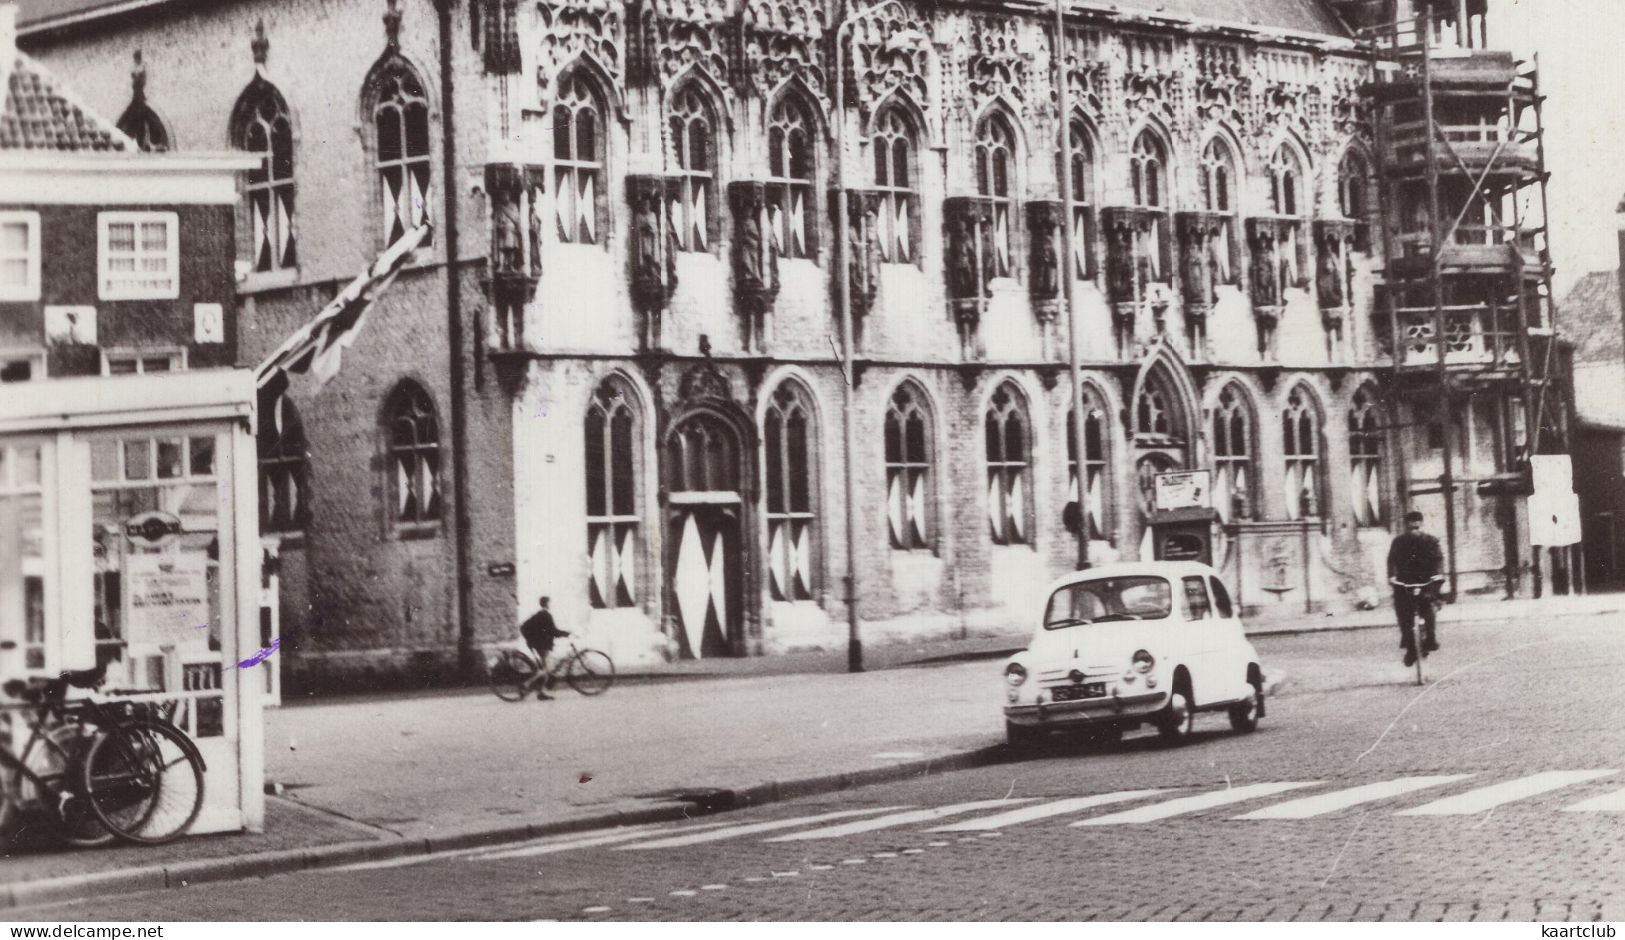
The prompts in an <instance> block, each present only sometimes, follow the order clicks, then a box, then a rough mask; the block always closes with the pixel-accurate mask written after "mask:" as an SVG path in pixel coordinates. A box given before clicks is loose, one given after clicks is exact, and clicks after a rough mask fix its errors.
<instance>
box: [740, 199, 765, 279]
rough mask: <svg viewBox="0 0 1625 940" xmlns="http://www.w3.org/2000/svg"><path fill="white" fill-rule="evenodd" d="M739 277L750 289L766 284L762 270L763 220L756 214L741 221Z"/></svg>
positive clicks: (748, 214)
mask: <svg viewBox="0 0 1625 940" xmlns="http://www.w3.org/2000/svg"><path fill="white" fill-rule="evenodd" d="M739 221H740V224H739V275H740V280H741V281H742V282H743V283H744V284H745V286H748V287H761V286H763V285H764V284H766V283H767V282H766V280H765V278H764V275H763V270H762V220H761V218H760V217H759V216H758V214H757V213H755V212H747V213H745V215H744V217H743V218H742V219H740V220H739Z"/></svg>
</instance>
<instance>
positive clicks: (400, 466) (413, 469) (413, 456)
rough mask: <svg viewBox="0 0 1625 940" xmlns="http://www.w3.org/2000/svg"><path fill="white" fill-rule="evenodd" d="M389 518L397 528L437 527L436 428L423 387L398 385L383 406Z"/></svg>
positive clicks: (410, 382)
mask: <svg viewBox="0 0 1625 940" xmlns="http://www.w3.org/2000/svg"><path fill="white" fill-rule="evenodd" d="M384 436H385V437H384V439H385V451H386V456H387V458H388V459H387V461H386V463H387V466H388V470H387V472H388V475H389V495H390V517H391V519H393V520H394V522H395V524H396V525H397V526H398V527H402V528H408V527H420V526H425V525H431V524H434V523H437V522H439V520H440V513H441V508H442V499H441V493H440V423H439V421H438V420H437V419H436V418H435V411H434V402H433V400H431V399H430V398H429V393H428V392H426V391H424V389H423V386H421V385H419V384H417V383H416V382H413V381H410V380H408V381H403V382H401V383H400V384H399V385H397V386H395V390H394V391H393V392H391V393H390V395H389V398H388V400H387V402H386V404H385V405H384Z"/></svg>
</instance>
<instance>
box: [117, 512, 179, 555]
mask: <svg viewBox="0 0 1625 940" xmlns="http://www.w3.org/2000/svg"><path fill="white" fill-rule="evenodd" d="M180 535H181V520H180V517H178V516H173V515H170V514H169V513H167V512H159V511H158V510H153V511H151V512H144V513H141V514H139V515H135V516H131V517H130V518H128V519H126V520H124V537H125V538H127V539H129V540H130V541H132V542H134V543H135V544H137V545H139V546H141V547H142V548H162V547H164V546H165V545H168V544H170V543H171V542H173V541H175V540H176V539H178V538H180Z"/></svg>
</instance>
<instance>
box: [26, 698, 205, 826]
mask: <svg viewBox="0 0 1625 940" xmlns="http://www.w3.org/2000/svg"><path fill="white" fill-rule="evenodd" d="M105 675H106V667H105V666H101V667H98V668H96V669H90V670H81V671H77V672H64V673H62V674H61V676H59V677H58V678H55V679H44V678H38V677H35V678H30V679H13V680H11V681H9V682H7V683H6V684H5V685H4V687H3V691H4V692H5V694H6V695H7V696H9V697H11V698H15V699H20V700H21V701H22V702H24V703H26V704H24V705H21V706H17V705H9V706H5V707H6V709H7V710H9V711H13V712H15V713H19V714H21V715H22V717H23V721H24V723H25V724H26V725H27V727H28V740H27V741H26V742H25V743H24V744H23V745H22V746H21V747H15V748H14V747H11V746H9V745H10V744H12V743H14V742H6V744H7V746H4V747H0V833H9V832H11V831H13V827H14V826H16V825H19V824H20V823H21V821H22V818H23V817H26V816H41V817H43V818H44V819H45V820H46V821H47V822H48V823H49V824H50V825H51V826H53V827H54V828H55V829H56V830H57V832H58V834H59V835H60V836H61V837H62V838H63V839H64V840H65V841H67V842H69V843H71V844H73V845H81V846H94V845H103V844H106V843H108V842H111V841H112V840H114V839H115V838H116V839H122V840H124V841H126V842H133V843H137V844H140V845H162V844H164V843H167V842H172V841H174V840H175V839H178V838H180V837H181V836H182V835H185V834H186V832H187V830H189V829H190V828H191V827H192V824H193V823H194V822H196V821H197V817H198V814H199V813H200V812H201V811H202V809H203V773H204V770H205V766H204V762H203V756H202V755H201V754H200V753H199V752H198V749H197V745H196V744H195V743H193V741H192V739H191V738H189V737H187V735H186V733H185V732H183V731H181V730H180V729H179V728H177V727H175V726H174V725H173V724H172V723H170V722H169V721H168V720H167V719H166V718H164V717H163V716H162V715H161V714H160V713H159V712H158V710H157V709H156V708H155V707H154V706H152V705H150V704H144V703H137V702H129V701H116V702H98V701H95V700H93V699H77V700H74V701H72V702H69V701H68V700H67V692H68V689H69V687H73V688H80V689H95V688H98V687H99V686H100V685H101V684H102V681H103V680H104V678H105ZM13 733H14V734H15V733H17V731H16V730H14V731H13Z"/></svg>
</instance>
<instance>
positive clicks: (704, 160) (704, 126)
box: [668, 82, 717, 251]
mask: <svg viewBox="0 0 1625 940" xmlns="http://www.w3.org/2000/svg"><path fill="white" fill-rule="evenodd" d="M668 123H669V128H670V136H671V152H672V159H673V166H674V168H675V174H676V176H677V180H678V183H677V185H678V193H677V204H676V205H675V206H674V207H673V209H674V211H673V213H672V222H673V225H674V226H675V228H676V231H677V247H678V249H679V250H682V251H708V250H709V249H710V246H711V232H712V228H711V227H712V225H713V223H714V221H715V218H716V201H715V197H716V158H717V145H716V130H717V120H716V115H715V113H714V112H713V110H712V108H711V102H710V101H709V100H708V99H707V98H706V96H705V93H704V92H703V91H701V90H700V86H699V84H698V83H697V82H689V83H688V84H687V85H684V86H683V87H682V88H681V89H680V90H678V92H677V93H676V94H675V95H673V96H672V102H671V115H670V117H669V118H668Z"/></svg>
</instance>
